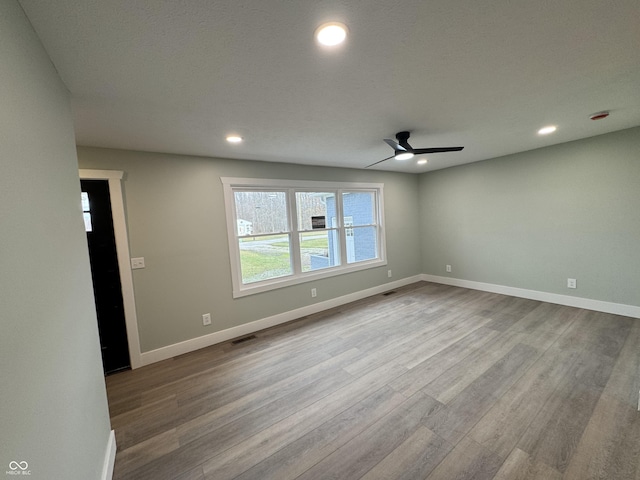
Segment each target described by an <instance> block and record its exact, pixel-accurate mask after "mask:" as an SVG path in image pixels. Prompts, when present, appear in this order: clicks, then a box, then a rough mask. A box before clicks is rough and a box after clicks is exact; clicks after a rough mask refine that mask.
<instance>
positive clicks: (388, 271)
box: [387, 270, 392, 278]
mask: <svg viewBox="0 0 640 480" xmlns="http://www.w3.org/2000/svg"><path fill="white" fill-rule="evenodd" d="M387 277H389V278H391V277H392V275H391V270H387Z"/></svg>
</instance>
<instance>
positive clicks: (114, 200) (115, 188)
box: [79, 169, 142, 368]
mask: <svg viewBox="0 0 640 480" xmlns="http://www.w3.org/2000/svg"><path fill="white" fill-rule="evenodd" d="M79 172H80V179H81V180H107V181H108V182H109V196H110V198H111V215H112V217H113V233H114V236H115V240H116V251H117V254H118V268H119V270H120V284H121V285H122V302H123V305H124V320H125V324H126V326H127V342H128V343H129V359H130V360H131V368H138V367H141V366H142V357H141V355H140V336H139V334H138V318H137V317H136V301H135V296H134V294H133V275H132V274H131V263H130V256H131V255H130V253H129V235H128V234H127V222H126V220H125V212H124V199H123V196H122V178H123V176H124V172H123V171H120V170H86V169H80V170H79Z"/></svg>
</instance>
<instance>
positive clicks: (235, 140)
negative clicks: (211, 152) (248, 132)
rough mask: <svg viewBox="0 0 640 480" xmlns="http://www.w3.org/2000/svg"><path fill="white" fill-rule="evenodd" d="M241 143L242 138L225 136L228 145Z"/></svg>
mask: <svg viewBox="0 0 640 480" xmlns="http://www.w3.org/2000/svg"><path fill="white" fill-rule="evenodd" d="M241 141H242V137H241V136H239V135H227V142H229V143H240V142H241Z"/></svg>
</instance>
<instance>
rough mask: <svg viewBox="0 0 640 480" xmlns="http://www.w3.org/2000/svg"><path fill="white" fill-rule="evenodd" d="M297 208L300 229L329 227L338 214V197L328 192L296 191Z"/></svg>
mask: <svg viewBox="0 0 640 480" xmlns="http://www.w3.org/2000/svg"><path fill="white" fill-rule="evenodd" d="M296 208H297V209H298V212H297V215H298V230H313V229H314V228H316V229H317V228H329V227H331V217H334V218H335V216H336V197H335V194H334V193H328V192H296ZM314 220H315V222H314ZM314 223H315V225H314ZM323 224H324V226H322V225H323Z"/></svg>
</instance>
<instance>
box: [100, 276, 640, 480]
mask: <svg viewBox="0 0 640 480" xmlns="http://www.w3.org/2000/svg"><path fill="white" fill-rule="evenodd" d="M388 293H390V294H389V295H382V294H379V295H375V296H372V297H370V298H366V299H361V300H358V301H356V302H352V303H350V304H347V305H341V306H339V307H336V308H332V309H329V310H326V311H323V312H319V313H317V314H313V315H308V316H306V317H303V318H300V319H298V320H295V321H292V322H289V323H286V324H281V325H278V326H275V327H272V328H269V329H266V330H263V331H260V332H256V335H255V338H254V339H252V340H250V341H248V342H246V343H241V344H238V345H233V344H232V343H231V342H225V343H222V344H218V345H213V346H211V347H207V348H204V349H202V350H199V351H196V352H192V353H189V354H185V355H181V356H179V357H175V358H172V359H169V360H165V361H162V362H158V363H155V364H153V365H149V366H148V367H143V368H140V369H137V370H134V371H129V372H121V373H118V374H115V375H112V376H110V377H107V379H106V384H107V394H108V401H109V408H110V415H111V421H112V426H113V428H114V429H115V432H116V441H117V445H118V452H117V453H116V464H115V471H114V480H151V479H153V480H203V479H205V478H206V479H209V480H213V479H215V480H231V479H236V480H250V479H260V480H263V479H277V480H293V479H299V478H302V479H303V480H309V479H319V480H326V479H330V478H348V479H349V480H351V479H353V480H357V479H358V478H364V479H365V480H373V479H383V478H384V479H389V480H398V479H400V480H402V479H404V480H408V479H421V480H422V479H425V478H428V479H430V480H433V479H436V480H439V479H447V480H452V479H455V480H465V479H469V480H471V479H473V480H484V479H486V480H491V479H497V480H507V479H509V480H512V479H515V480H520V479H540V478H545V479H547V478H548V479H549V480H558V479H559V478H560V477H559V475H560V476H562V478H564V479H567V480H583V479H586V480H590V479H596V478H597V479H607V480H609V479H615V480H640V423H639V419H640V413H638V412H637V411H636V408H637V404H638V389H640V321H639V320H636V319H631V318H628V317H621V316H618V315H611V314H605V313H600V312H592V311H587V310H582V309H576V308H571V307H565V306H560V305H553V304H549V303H544V302H536V301H533V300H526V299H519V298H513V297H508V296H505V295H499V294H494V293H489V292H481V291H477V290H469V289H464V288H460V287H453V286H448V285H440V284H435V283H428V282H417V283H415V284H412V285H407V286H405V287H401V288H397V289H394V290H393V291H392V292H388Z"/></svg>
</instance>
